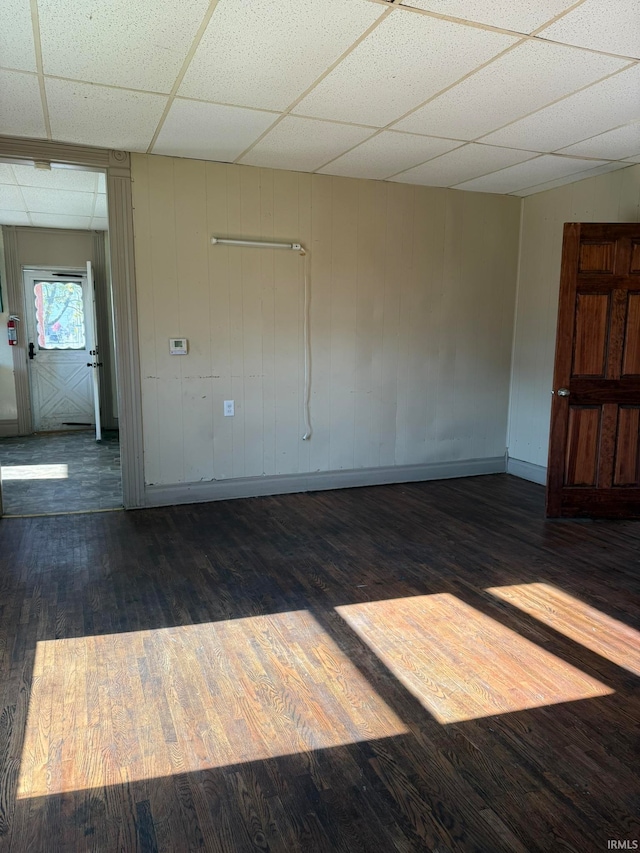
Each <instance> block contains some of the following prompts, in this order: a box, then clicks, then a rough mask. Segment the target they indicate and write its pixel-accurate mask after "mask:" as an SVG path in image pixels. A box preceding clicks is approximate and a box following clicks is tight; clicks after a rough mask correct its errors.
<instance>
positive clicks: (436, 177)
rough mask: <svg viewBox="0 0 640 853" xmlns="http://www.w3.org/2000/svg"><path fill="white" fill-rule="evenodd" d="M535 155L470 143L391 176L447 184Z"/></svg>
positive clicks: (399, 178)
mask: <svg viewBox="0 0 640 853" xmlns="http://www.w3.org/2000/svg"><path fill="white" fill-rule="evenodd" d="M535 156H537V155H536V154H535V152H533V151H514V150H510V149H508V148H493V147H492V146H490V145H476V144H474V143H470V144H469V145H465V146H464V147H463V148H457V149H456V150H455V151H451V152H449V153H448V154H443V155H442V157H436V158H435V160H430V161H429V162H428V163H424V164H423V165H422V166H417V167H416V168H415V169H410V170H409V171H408V172H403V173H402V174H401V175H397V176H396V177H395V178H392V180H393V181H400V182H401V183H406V184H424V185H425V186H429V187H451V186H454V185H455V184H459V183H461V182H462V181H466V180H469V179H470V178H475V177H477V176H478V175H486V174H487V173H488V172H495V171H496V170H497V169H504V168H505V166H511V165H512V164H513V163H521V162H522V161H523V160H527V159H530V158H532V157H535Z"/></svg>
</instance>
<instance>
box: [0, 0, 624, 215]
mask: <svg viewBox="0 0 640 853" xmlns="http://www.w3.org/2000/svg"><path fill="white" fill-rule="evenodd" d="M0 133H2V134H5V135H9V136H22V137H32V138H33V137H35V138H39V139H53V140H57V141H63V142H73V143H80V144H86V145H97V146H102V147H108V148H120V149H124V150H128V151H140V152H150V153H155V154H169V155H175V156H179V157H196V158H201V159H207V160H220V161H224V162H235V163H245V164H250V165H254V166H271V167H274V168H282V169H295V170H299V171H304V172H321V173H322V174H328V175H343V176H347V177H363V178H375V179H378V180H390V181H397V182H401V183H410V184H424V185H429V186H444V187H454V188H459V189H464V190H470V191H478V192H493V193H506V194H514V195H528V194H530V193H534V192H538V191H540V190H542V189H545V188H547V187H549V186H557V185H558V184H561V183H566V182H571V181H575V180H579V179H581V178H583V177H587V176H589V175H596V174H601V173H603V172H606V171H611V170H615V169H620V168H624V167H627V166H630V165H632V164H634V163H640V0H608V2H607V0H578V2H576V0H520V2H513V0H406V2H401V0H395V2H387V0H278V2H274V0H217V2H216V0H213V2H210V0H182V2H181V3H180V4H176V3H175V0H145V2H144V3H123V2H122V1H121V0H101V2H100V3H92V2H89V0H3V3H2V5H1V7H0ZM7 168H8V169H9V171H8V172H7V171H6V169H7ZM16 168H17V167H6V165H5V166H2V170H3V171H2V174H1V175H0V208H1V209H3V210H9V208H7V207H6V204H7V203H11V204H16V205H20V206H18V207H16V210H15V213H16V214H18V213H20V214H24V215H26V216H27V217H30V218H31V219H32V220H33V222H34V224H35V222H36V221H43V220H42V219H41V217H46V216H47V214H48V212H47V210H46V209H38V210H36V209H34V208H33V207H31V206H30V205H31V201H33V202H34V203H35V204H36V205H37V206H38V207H39V208H43V207H46V205H47V204H52V203H53V202H52V201H51V199H52V198H53V196H51V195H49V200H48V201H47V193H45V192H44V191H45V190H49V191H50V192H53V191H54V189H55V187H54V186H53V185H52V184H46V183H41V184H39V185H38V184H35V185H34V184H33V183H31V184H29V183H27V184H23V182H22V178H21V177H20V175H19V174H18V172H16ZM47 174H48V175H49V176H51V175H54V170H52V172H50V173H47ZM12 175H13V180H12V179H11V176H12ZM54 177H55V176H54ZM93 178H94V179H95V181H96V182H97V177H96V176H95V175H94V176H93ZM5 179H6V180H5ZM42 180H53V178H51V177H48V178H43V179H42ZM37 186H40V188H41V189H42V190H43V193H42V194H41V196H40V199H38V200H37V201H36V199H35V196H36V194H35V193H33V192H31V190H33V189H34V187H37ZM61 191H64V192H66V193H67V194H68V199H69V201H71V202H74V203H75V206H74V207H73V210H74V211H75V212H73V213H70V212H69V210H67V212H66V215H67V216H69V217H70V220H69V222H71V218H73V219H74V220H75V221H76V222H78V223H80V222H81V221H82V222H83V223H85V224H83V225H76V226H72V227H101V226H100V220H101V219H103V217H102V214H101V212H100V211H102V210H103V209H104V208H103V201H100V202H99V201H98V200H99V199H100V198H101V197H103V196H102V194H101V192H100V188H99V187H98V185H97V183H95V185H94V186H93V189H85V188H82V189H80V188H69V187H67V188H64V187H63V188H61ZM73 193H77V194H78V195H77V197H75V196H73V195H72V194H73ZM81 195H82V196H83V197H82V199H81V198H80V196H81ZM85 196H86V197H85ZM89 196H91V197H92V198H93V199H94V207H93V209H92V210H91V212H88V211H89V204H88V197H89ZM3 198H4V199H5V200H4V201H3ZM83 205H85V206H83ZM49 215H52V214H51V213H50V212H49ZM87 222H88V224H86V223H87Z"/></svg>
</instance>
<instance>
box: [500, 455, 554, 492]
mask: <svg viewBox="0 0 640 853" xmlns="http://www.w3.org/2000/svg"><path fill="white" fill-rule="evenodd" d="M507 474H513V476H514V477H520V479H521V480H530V481H531V482H532V483H539V484H540V485H541V486H545V485H546V483H547V469H546V468H545V467H544V466H543V465H534V464H533V462H524V461H523V460H522V459H512V458H511V457H509V459H508V460H507Z"/></svg>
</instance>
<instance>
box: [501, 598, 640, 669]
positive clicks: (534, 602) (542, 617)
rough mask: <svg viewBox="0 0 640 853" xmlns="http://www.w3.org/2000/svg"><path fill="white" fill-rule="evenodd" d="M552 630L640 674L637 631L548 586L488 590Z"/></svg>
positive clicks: (639, 634)
mask: <svg viewBox="0 0 640 853" xmlns="http://www.w3.org/2000/svg"><path fill="white" fill-rule="evenodd" d="M487 592H490V593H491V595H495V596H496V598H500V599H502V600H503V601H507V602H508V603H509V604H512V605H513V606H514V607H517V608H518V609H519V610H523V611H524V612H525V613H528V614H529V615H530V616H533V617H535V618H536V619H538V620H539V621H540V622H544V624H545V625H548V626H549V627H550V628H553V629H554V631H558V632H559V633H560V634H564V636H565V637H569V639H571V640H574V641H575V642H576V643H580V645H581V646H585V648H587V649H590V650H591V651H592V652H595V653H596V654H598V655H601V656H602V657H604V658H606V659H607V660H610V661H611V662H612V663H615V664H617V665H618V666H620V667H623V668H624V669H627V670H629V672H633V673H634V674H635V675H640V632H639V631H636V630H635V629H633V628H631V627H630V626H629V625H625V624H624V622H619V621H618V620H617V619H613V618H612V617H611V616H607V615H606V614H605V613H603V612H602V611H601V610H597V609H596V608H595V607H590V606H589V605H588V604H585V603H584V602H583V601H580V599H579V598H575V597H574V596H573V595H569V593H567V592H564V590H561V589H558V587H555V586H552V585H551V584H547V583H523V584H516V585H515V586H497V587H491V588H490V589H487Z"/></svg>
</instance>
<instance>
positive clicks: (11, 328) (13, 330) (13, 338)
mask: <svg viewBox="0 0 640 853" xmlns="http://www.w3.org/2000/svg"><path fill="white" fill-rule="evenodd" d="M18 319H19V318H18V317H15V316H14V315H13V314H12V315H11V316H10V317H9V320H8V321H7V337H8V338H9V346H10V347H15V346H17V345H18V327H17V326H16V320H18Z"/></svg>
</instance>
